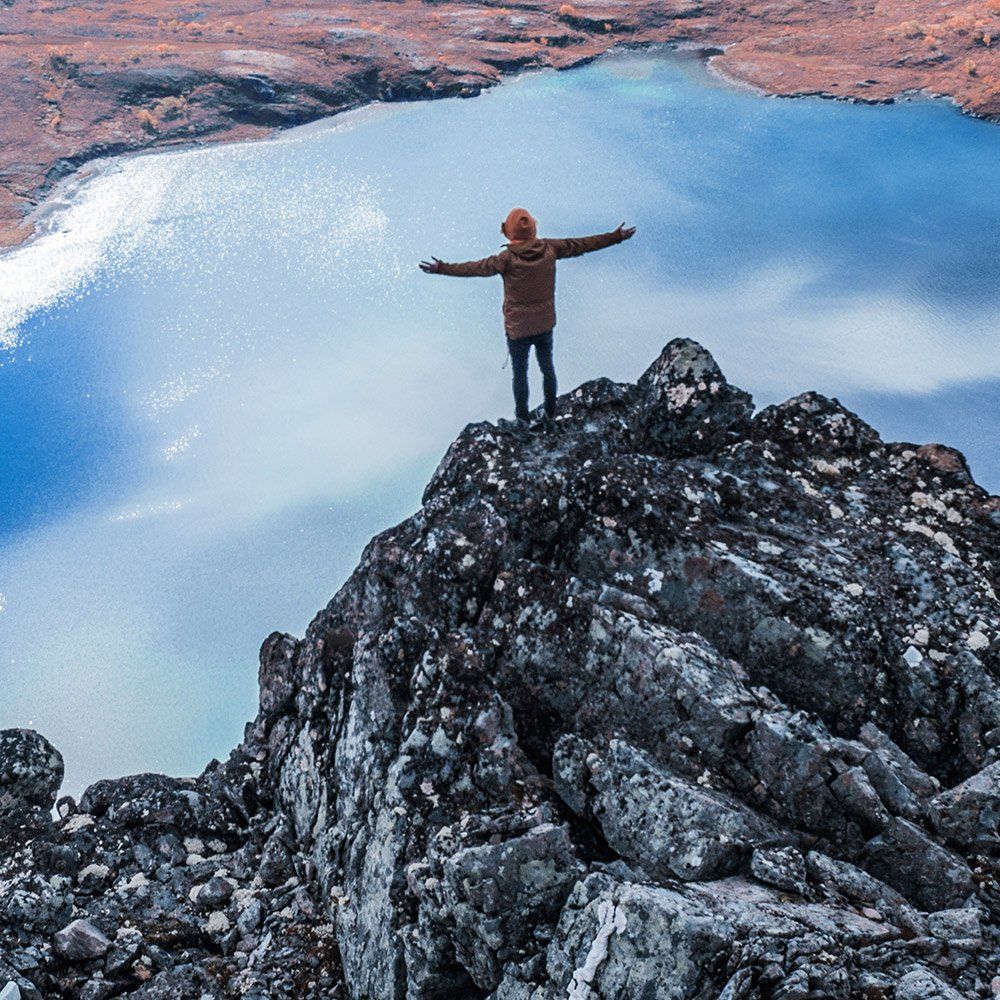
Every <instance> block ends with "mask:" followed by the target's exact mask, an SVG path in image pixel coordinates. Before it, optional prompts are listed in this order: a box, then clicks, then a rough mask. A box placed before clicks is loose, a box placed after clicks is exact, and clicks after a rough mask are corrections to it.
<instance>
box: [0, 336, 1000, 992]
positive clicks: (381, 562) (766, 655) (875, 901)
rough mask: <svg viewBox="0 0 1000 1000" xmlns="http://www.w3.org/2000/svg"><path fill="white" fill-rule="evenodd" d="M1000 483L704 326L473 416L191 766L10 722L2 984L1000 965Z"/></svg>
mask: <svg viewBox="0 0 1000 1000" xmlns="http://www.w3.org/2000/svg"><path fill="white" fill-rule="evenodd" d="M998 579H1000V498H997V497H992V496H989V495H988V494H987V493H986V492H985V491H984V490H983V489H981V488H979V487H978V486H977V485H976V484H975V482H974V481H973V479H972V477H971V475H970V473H969V470H968V468H967V466H966V463H965V461H964V459H963V458H962V456H961V455H960V454H959V453H958V452H955V451H953V450H950V449H948V448H945V447H942V446H938V445H925V446H922V447H918V446H915V445H909V444H891V443H886V442H884V441H882V440H881V438H880V437H879V435H878V434H877V433H876V431H875V430H873V429H872V428H871V427H869V426H868V425H867V424H865V423H864V422H863V421H862V420H861V419H859V418H858V417H857V416H856V415H854V414H853V413H851V412H849V411H848V410H846V409H845V408H844V407H843V406H841V405H840V404H839V403H838V402H837V401H836V400H832V399H827V398H825V397H824V396H821V395H818V394H816V393H806V394H805V395H802V396H798V397H796V398H794V399H791V400H789V401H788V402H786V403H782V404H781V405H778V406H770V407H767V408H765V409H763V410H761V411H760V412H757V413H755V412H754V408H753V403H752V400H751V398H750V396H749V395H748V394H747V393H745V392H743V391H742V390H740V389H738V388H736V387H734V386H732V385H730V384H729V383H728V382H727V381H726V379H725V378H724V376H723V375H722V373H721V372H720V371H719V369H718V367H717V365H716V364H715V362H714V361H713V359H712V358H711V356H710V355H709V354H708V352H707V351H705V350H704V349H703V348H702V347H700V346H699V345H697V344H695V343H693V342H691V341H687V340H677V341H673V342H672V343H670V344H669V345H667V347H666V348H665V349H664V351H663V353H662V354H661V355H660V357H659V358H658V359H657V360H656V361H655V362H654V364H653V365H652V366H651V367H650V369H649V370H648V371H647V372H646V373H645V374H644V375H643V376H642V378H641V379H640V380H639V382H638V383H637V384H635V385H622V384H615V383H612V382H610V381H606V380H598V381H595V382H591V383H588V384H586V385H584V386H582V387H580V388H579V389H577V390H576V391H575V392H572V393H570V394H569V395H566V396H563V397H562V398H561V399H560V401H559V413H558V419H557V421H556V426H555V430H554V431H553V432H551V433H542V432H541V431H540V430H539V431H538V432H536V431H534V430H531V429H529V430H517V429H515V430H511V429H500V428H498V427H496V426H494V425H491V424H488V423H480V424H473V425H470V426H469V427H467V428H466V429H465V430H464V431H463V433H462V434H461V436H460V437H459V438H458V440H457V441H456V442H455V443H454V444H453V445H452V446H451V448H450V449H449V451H448V453H447V454H446V455H445V457H444V459H443V461H442V462H441V465H440V467H439V468H438V469H437V471H436V472H435V474H434V477H433V479H432V480H431V482H430V485H429V486H428V487H427V490H426V492H425V494H424V497H423V504H422V507H421V509H420V510H419V511H418V512H417V513H416V514H415V515H414V516H413V517H411V518H409V519H408V520H407V521H405V522H403V523H402V524H400V525H399V526H397V527H395V528H392V529H390V530H388V531H386V532H385V533H383V534H381V535H379V536H378V537H376V538H375V539H373V540H372V542H371V543H370V544H369V545H368V547H367V549H366V550H365V552H364V555H363V557H362V559H361V563H360V565H359V566H358V568H357V569H356V571H355V572H354V574H353V575H352V577H351V578H350V579H349V580H348V582H347V583H346V584H345V585H344V587H343V588H342V589H341V590H340V592H339V593H338V594H337V595H336V596H335V597H334V598H333V600H332V601H331V602H330V604H329V605H328V606H327V607H326V608H325V609H324V610H323V611H322V612H320V613H319V615H318V616H317V617H316V619H315V620H314V621H313V623H312V625H311V626H310V627H309V630H308V632H307V633H306V635H305V637H304V638H303V639H296V638H293V637H292V636H289V635H282V634H274V635H271V636H269V637H268V639H267V640H266V641H265V642H264V645H263V648H262V650H261V657H260V712H259V715H258V716H257V718H256V720H255V721H254V722H253V723H251V724H249V725H248V726H247V729H246V734H245V739H244V741H243V743H242V744H241V745H240V746H239V747H237V748H236V750H234V751H233V753H232V755H231V756H230V758H229V760H228V761H226V762H225V763H219V762H216V761H213V762H212V763H211V764H209V766H208V768H207V769H206V770H205V772H204V773H203V774H202V775H201V776H200V777H198V778H170V777H164V776H162V775H149V774H146V775H137V776H134V777H128V778H123V779H118V780H110V781H101V782H98V783H97V784H95V785H93V786H92V787H90V788H89V789H87V791H86V792H85V793H84V795H83V796H82V798H81V800H80V802H79V803H76V802H74V801H72V800H70V799H67V798H64V799H61V800H59V801H58V804H57V807H56V810H55V813H56V815H57V818H55V819H53V818H52V813H51V811H50V807H51V806H53V805H54V804H56V795H57V789H58V785H59V782H60V779H61V769H62V762H61V759H60V757H59V755H58V753H57V752H56V751H55V750H54V749H53V748H52V747H51V746H50V745H49V744H48V743H47V742H46V741H45V740H44V739H42V737H40V736H38V735H36V734H34V733H30V732H26V731H21V730H13V731H7V732H5V733H3V734H0V845H2V852H0V858H2V860H0V990H2V992H0V996H2V997H3V998H4V1000H11V998H16V997H24V998H36V997H81V998H87V1000H98V998H104V997H113V996H120V995H128V996H130V997H143V998H176V997H181V998H188V997H190V998H194V1000H198V998H202V1000H204V998H214V997H223V996H234V997H236V996H242V997H250V998H259V1000H263V998H271V997H350V998H354V1000H404V998H406V1000H444V998H490V1000H555V998H557V997H558V998H568V1000H597V998H601V1000H618V998H622V1000H640V998H641V1000H668V998H670V1000H674V998H676V1000H680V998H724V1000H737V998H748V997H753V998H775V1000H779V998H780V1000H795V998H799V1000H801V998H807V997H817V998H819V997H835V998H858V997H861V998H871V1000H877V998H885V1000H893V998H895V1000H918V998H937V1000H946V998H955V997H981V998H988V997H994V996H997V995H1000V968H998V964H1000V963H998V959H1000V883H998V873H1000V832H998V827H1000V603H998V601H997V595H996V587H997V585H998Z"/></svg>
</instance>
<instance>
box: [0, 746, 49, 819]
mask: <svg viewBox="0 0 1000 1000" xmlns="http://www.w3.org/2000/svg"><path fill="white" fill-rule="evenodd" d="M62 779H63V759H62V754H60V753H59V751H58V750H56V748H55V747H54V746H52V744H51V743H49V741H48V740H47V739H45V737H44V736H40V735H39V734H38V733H36V732H33V731H32V730H30V729H4V730H0V827H2V826H4V825H19V824H28V825H30V824H34V823H38V822H44V821H45V818H46V816H47V814H48V812H49V811H50V810H51V809H52V807H53V806H54V805H55V804H56V795H57V794H58V792H59V786H60V785H61V784H62Z"/></svg>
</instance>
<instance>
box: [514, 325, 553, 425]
mask: <svg viewBox="0 0 1000 1000" xmlns="http://www.w3.org/2000/svg"><path fill="white" fill-rule="evenodd" d="M532 347H534V349H535V358H536V360H537V361H538V367H539V368H540V369H541V371H542V389H543V390H544V392H545V413H546V414H547V415H548V416H550V417H551V416H554V415H555V412H556V370H555V367H554V365H553V364H552V331H551V330H546V331H545V333H536V334H535V335H534V336H533V337H522V338H521V339H520V340H512V339H511V338H510V337H508V338H507V348H508V349H509V350H510V363H511V367H512V368H513V370H514V413H515V416H516V417H517V418H518V420H527V419H528V355H529V354H530V353H531V348H532Z"/></svg>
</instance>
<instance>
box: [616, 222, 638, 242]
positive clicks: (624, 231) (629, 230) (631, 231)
mask: <svg viewBox="0 0 1000 1000" xmlns="http://www.w3.org/2000/svg"><path fill="white" fill-rule="evenodd" d="M615 232H616V233H617V234H618V235H619V237H620V238H621V239H622V240H630V239H632V237H633V236H635V226H626V225H625V223H624V222H623V223H621V225H619V227H618V228H617V229H616V230H615Z"/></svg>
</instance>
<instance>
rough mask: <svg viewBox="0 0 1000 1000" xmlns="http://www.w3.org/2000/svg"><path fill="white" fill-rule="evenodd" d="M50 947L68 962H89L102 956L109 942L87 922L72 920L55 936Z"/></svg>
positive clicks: (109, 944) (109, 945) (108, 946)
mask: <svg viewBox="0 0 1000 1000" xmlns="http://www.w3.org/2000/svg"><path fill="white" fill-rule="evenodd" d="M52 945H53V947H54V948H55V950H56V954H57V955H61V956H62V957H63V958H65V959H66V960H67V961H69V962H89V961H90V960H91V959H92V958H100V957H101V956H103V955H104V954H105V953H106V952H107V950H108V948H110V947H111V942H110V941H109V940H108V938H107V937H105V935H104V934H103V933H102V932H101V931H100V930H99V929H98V928H97V927H95V926H94V925H93V924H92V923H91V922H90V921H89V920H74V921H73V922H72V923H71V924H67V925H66V926H65V927H64V928H63V929H62V930H61V931H59V932H58V933H57V934H56V935H55V937H54V938H53V939H52Z"/></svg>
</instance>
